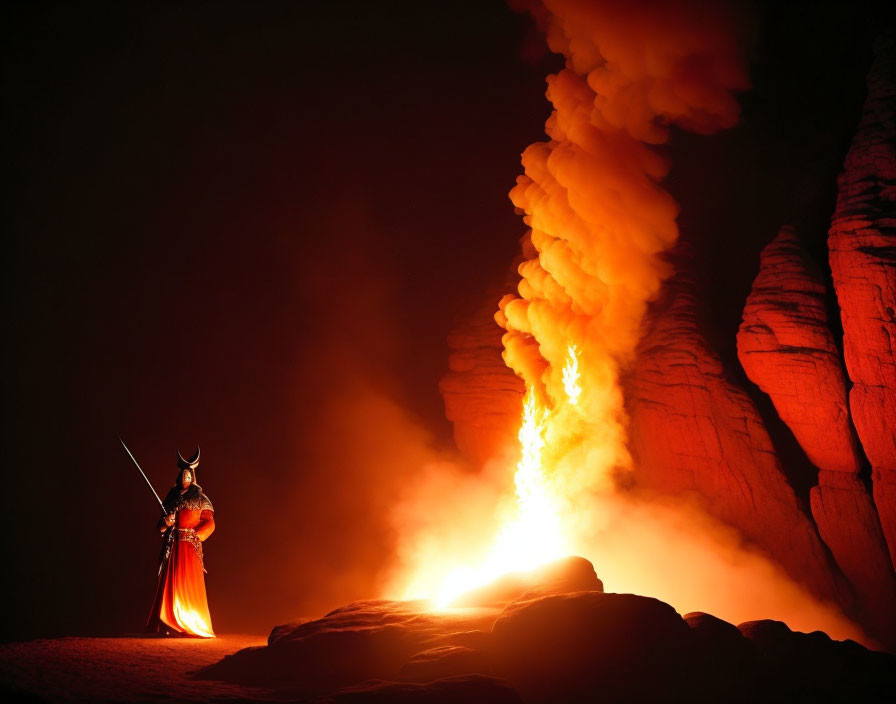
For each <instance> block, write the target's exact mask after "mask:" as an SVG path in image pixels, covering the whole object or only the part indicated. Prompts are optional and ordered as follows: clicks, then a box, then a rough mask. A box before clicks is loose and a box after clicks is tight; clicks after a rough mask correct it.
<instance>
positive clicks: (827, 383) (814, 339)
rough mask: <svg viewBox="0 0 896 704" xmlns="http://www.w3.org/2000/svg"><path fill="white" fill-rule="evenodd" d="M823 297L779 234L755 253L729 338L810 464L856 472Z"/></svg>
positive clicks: (816, 275) (817, 276) (815, 278)
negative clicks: (733, 336) (753, 273)
mask: <svg viewBox="0 0 896 704" xmlns="http://www.w3.org/2000/svg"><path fill="white" fill-rule="evenodd" d="M825 294H826V291H825V284H824V281H823V279H822V277H821V272H820V271H819V270H818V267H817V266H816V265H815V264H814V262H812V261H811V260H810V258H809V256H808V255H807V254H806V252H805V251H804V249H803V247H802V245H801V244H800V241H799V238H798V237H797V235H796V233H795V232H793V230H792V229H790V228H788V227H785V228H782V230H781V232H780V233H779V234H778V236H777V237H776V238H775V240H774V241H773V242H772V243H771V244H769V245H768V246H767V247H766V248H765V249H764V250H763V251H762V256H761V258H760V265H759V275H758V276H757V277H756V280H755V281H754V282H753V290H752V291H751V292H750V296H749V297H748V298H747V304H746V307H745V308H744V317H743V322H742V323H741V326H740V330H739V331H738V333H737V355H738V357H739V359H740V362H741V364H742V365H743V368H744V371H746V373H747V376H749V377H750V380H751V381H753V383H755V384H756V385H757V386H758V387H759V388H760V389H762V390H763V391H764V392H765V393H767V394H768V395H769V396H770V397H771V399H772V402H773V403H774V404H775V410H776V411H777V412H778V415H779V416H780V418H781V420H783V421H784V422H785V423H787V425H788V427H789V428H790V429H791V430H792V431H793V434H794V436H795V437H796V439H797V441H798V442H799V444H800V445H801V446H802V448H803V450H805V452H806V455H807V456H808V457H809V459H810V460H811V461H812V464H814V465H815V466H816V467H818V468H819V469H828V470H833V471H839V472H847V473H849V474H856V473H857V472H858V471H859V456H858V453H857V448H856V445H855V441H854V439H853V432H852V427H851V425H850V420H849V408H848V406H847V401H846V383H845V382H844V379H843V370H842V364H841V362H840V353H839V352H838V350H837V346H836V344H834V337H833V335H832V334H831V331H830V329H829V328H828V321H827V310H826V306H825Z"/></svg>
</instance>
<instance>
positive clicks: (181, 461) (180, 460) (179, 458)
mask: <svg viewBox="0 0 896 704" xmlns="http://www.w3.org/2000/svg"><path fill="white" fill-rule="evenodd" d="M177 464H178V465H180V466H183V465H185V464H187V461H186V460H185V459H184V457H183V455H182V454H180V449H178V450H177Z"/></svg>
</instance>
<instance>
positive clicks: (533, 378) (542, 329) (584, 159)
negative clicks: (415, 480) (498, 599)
mask: <svg viewBox="0 0 896 704" xmlns="http://www.w3.org/2000/svg"><path fill="white" fill-rule="evenodd" d="M528 9H529V11H530V12H531V13H532V14H533V16H534V17H535V18H536V21H537V22H538V24H539V26H540V27H541V28H542V30H543V31H544V33H545V35H546V37H547V41H548V44H549V46H550V48H551V49H552V50H553V51H554V52H557V53H560V54H562V55H563V56H564V57H565V59H566V67H565V68H564V69H563V70H562V71H560V72H559V73H558V74H557V75H553V76H550V77H549V78H548V89H547V97H548V99H549V100H550V102H551V103H552V105H553V112H552V114H551V116H550V117H549V119H548V120H547V123H546V126H545V128H546V133H547V136H548V141H545V142H538V143H535V144H532V145H531V146H529V147H528V148H527V149H526V150H525V151H524V153H523V155H522V163H523V167H524V171H525V172H524V174H523V175H521V176H519V177H518V179H517V184H516V186H515V187H514V188H513V189H512V190H511V192H510V198H511V200H512V201H513V203H514V205H515V206H516V207H517V208H518V210H519V212H520V213H521V214H523V216H524V218H523V219H524V222H525V223H526V225H527V226H528V228H529V230H528V232H527V233H526V235H525V236H524V238H523V254H524V258H525V260H524V262H523V263H522V264H521V265H520V266H519V274H520V277H521V279H520V282H519V286H518V293H517V294H516V295H514V294H508V295H507V296H505V297H504V298H503V299H502V300H501V301H500V305H499V308H500V310H499V312H498V313H497V315H496V320H497V321H498V323H499V324H500V325H501V326H502V327H503V328H504V329H505V330H506V333H505V335H504V338H503V342H504V359H505V361H506V363H507V365H508V366H509V367H511V368H512V369H513V370H514V371H515V372H516V373H517V374H518V375H519V376H520V377H521V378H522V379H523V380H524V381H525V383H526V387H527V389H528V395H527V419H528V420H527V421H524V423H523V431H522V432H521V436H520V440H521V443H522V448H521V449H522V459H520V460H519V462H518V464H517V469H516V482H515V484H516V486H515V487H513V486H511V480H510V476H511V475H512V474H513V471H514V470H513V468H512V466H510V465H512V461H511V462H508V461H507V460H506V459H505V460H503V461H502V460H495V462H493V463H492V464H491V465H489V466H487V467H486V469H485V470H484V471H483V474H482V475H481V476H480V477H478V478H475V479H474V478H471V477H469V476H459V475H452V474H450V473H444V472H443V471H440V470H438V469H435V468H431V469H430V471H429V472H428V473H427V474H426V476H425V477H423V478H422V480H421V482H420V483H419V484H418V485H417V486H415V487H414V488H412V489H410V490H409V494H408V496H407V497H405V500H404V501H403V502H402V503H401V505H400V506H399V508H398V509H397V511H396V515H395V518H396V521H397V523H398V526H399V529H400V531H399V532H400V534H401V535H403V536H406V537H404V538H403V540H402V543H401V545H400V555H399V558H400V561H401V563H402V565H403V568H401V569H400V570H399V577H398V578H397V581H395V582H394V584H395V585H398V584H403V585H404V586H405V587H408V584H409V583H410V587H408V589H407V590H406V591H405V592H404V595H406V596H420V595H423V594H426V593H427V592H428V593H430V594H432V591H433V589H434V588H436V587H435V584H436V583H437V580H438V579H439V576H440V574H441V576H444V569H445V566H446V564H451V563H452V562H454V563H455V564H457V563H462V562H463V561H464V560H465V561H467V563H476V564H484V563H491V564H494V562H495V560H496V559H497V560H499V561H500V560H501V559H502V554H501V553H500V550H498V549H497V548H496V547H494V546H500V545H502V544H503V542H504V539H505V538H506V537H507V534H508V533H513V532H514V529H511V530H508V526H509V525H522V526H523V527H522V529H521V530H519V531H517V537H518V538H519V540H520V542H521V544H522V550H521V551H520V552H521V553H522V554H523V555H524V556H525V557H531V556H532V555H533V554H534V555H536V556H537V555H538V554H540V553H539V551H540V550H543V552H544V554H545V555H547V554H549V553H551V552H552V551H553V552H557V551H563V552H565V554H579V555H582V556H584V557H587V558H589V559H591V560H592V561H593V562H594V564H595V565H596V567H597V570H598V574H599V575H600V577H601V578H602V579H603V580H604V582H605V585H606V586H607V588H608V589H609V590H612V591H633V592H637V593H642V594H649V595H651V596H656V597H659V598H661V599H666V600H668V601H669V602H670V603H672V604H673V605H675V606H676V607H677V608H678V609H679V610H680V611H681V612H682V613H684V612H686V611H690V610H697V609H699V610H705V611H711V612H715V613H716V614H717V615H719V616H721V617H723V618H728V619H730V620H733V621H735V622H739V621H743V620H747V619H749V618H769V617H771V618H781V619H783V620H787V621H788V622H790V623H791V625H793V626H794V627H797V628H809V629H811V628H819V627H822V628H826V629H828V630H829V632H830V633H831V634H832V635H837V636H841V637H845V636H850V637H859V636H860V633H859V632H858V631H857V629H854V628H853V627H852V626H851V624H849V622H848V621H846V620H845V619H843V618H842V617H841V616H839V615H838V614H837V613H836V611H835V610H832V609H829V608H828V607H826V606H824V605H821V604H818V603H816V602H815V601H813V600H812V599H811V597H810V596H809V595H808V594H806V593H805V592H804V591H803V590H802V589H800V588H799V587H798V586H797V585H795V584H793V583H792V582H790V581H789V580H788V579H787V578H786V577H785V576H784V575H783V573H782V572H781V571H780V570H779V569H777V568H776V567H775V566H773V565H772V564H771V563H770V562H769V561H768V560H767V559H765V558H764V557H762V556H760V555H758V554H753V553H750V552H747V551H745V550H744V549H742V548H741V547H740V544H739V541H738V539H737V537H736V536H735V535H733V534H732V533H730V532H728V531H727V530H726V529H724V528H722V527H721V526H719V525H718V524H717V523H714V522H712V521H710V520H709V519H708V518H706V517H704V516H703V515H702V514H701V513H700V512H699V510H698V509H696V508H695V507H683V506H682V505H678V506H673V505H663V506H660V505H657V504H650V505H646V504H641V503H638V502H637V501H636V500H634V499H633V498H631V497H630V496H627V495H626V494H625V493H623V492H621V491H619V490H618V489H617V487H618V486H619V481H618V480H619V479H620V477H622V476H624V475H625V473H626V472H627V471H628V470H630V469H631V464H632V460H631V457H630V455H629V453H628V450H627V446H626V417H625V411H624V406H623V394H622V389H621V387H620V383H619V378H620V374H621V373H622V372H623V371H624V370H625V367H626V366H627V365H628V364H630V363H631V361H632V360H633V357H634V355H635V350H636V347H637V344H638V341H639V338H640V335H641V327H642V321H643V318H644V315H645V312H646V309H647V305H648V303H649V302H650V301H651V300H652V299H654V298H655V297H656V296H657V294H658V292H659V290H660V287H661V285H662V283H663V281H664V280H665V279H666V278H667V277H668V276H669V275H670V274H671V273H672V272H671V267H670V265H669V264H668V263H667V262H666V261H665V260H664V258H663V254H664V252H666V251H667V250H669V248H670V247H672V245H673V244H674V243H675V242H676V240H677V238H678V227H677V225H676V217H677V214H678V206H677V203H676V202H675V200H674V199H673V198H672V196H671V195H670V194H669V193H668V192H667V191H666V190H664V189H663V187H662V186H661V182H662V180H663V179H664V177H665V176H666V175H667V173H668V171H669V168H670V164H669V163H668V161H667V159H666V158H665V156H664V155H663V154H662V152H661V151H659V147H658V146H657V145H661V144H662V143H664V142H665V141H666V140H667V139H668V137H669V130H670V128H671V127H672V126H675V127H678V128H681V129H685V130H689V131H693V132H697V133H700V134H710V133H713V132H715V131H718V130H720V129H724V128H728V127H732V126H733V125H735V124H736V123H737V121H738V117H739V108H738V104H737V102H736V100H735V98H734V96H733V94H734V93H735V92H736V91H740V90H744V89H746V88H747V87H748V77H747V72H746V67H745V62H744V60H743V58H742V52H741V48H740V42H739V40H738V32H737V27H738V26H739V25H738V19H739V18H738V17H737V16H736V10H737V8H736V7H735V6H733V5H730V4H728V3H725V2H718V1H717V0H708V1H692V2H690V1H687V2H681V1H679V2H674V1H669V0H653V1H645V2H631V1H628V0H601V1H599V2H593V1H592V2H588V1H585V0H544V2H543V4H534V5H532V6H529V7H528ZM530 411H531V413H529V412H530ZM527 423H528V424H529V425H530V426H531V427H529V428H528V431H527V428H526V426H527ZM527 432H528V435H527V434H526V433H527ZM532 438H535V441H534V443H533V440H532ZM535 465H537V466H538V469H537V471H535V472H533V471H532V467H533V466H535ZM533 493H534V494H537V495H538V499H537V501H536V502H535V504H536V506H535V508H534V509H533V510H531V511H530V515H529V516H528V517H526V516H521V514H523V513H525V512H526V511H527V510H529V509H528V507H527V503H531V496H532V494H533ZM545 506H549V509H547V510H546V509H545ZM496 507H497V508H496ZM515 512H516V513H515ZM526 520H528V521H529V522H530V525H529V526H528V527H527V526H526V525H524V523H525V521H526ZM552 534H556V535H555V536H554V535H552ZM491 536H496V537H495V538H494V539H493V538H492V537H491ZM545 536H547V538H545ZM490 542H492V543H493V546H490V545H489V543H490ZM558 556H559V555H558ZM502 564H503V563H502ZM520 566H521V567H524V566H525V565H520ZM440 571H441V572H440ZM409 574H410V575H411V576H410V577H409V576H408V575H409ZM476 574H478V575H480V576H486V575H488V574H489V570H488V569H485V570H482V569H480V570H479V571H478V572H477V573H476ZM759 595H761V596H759Z"/></svg>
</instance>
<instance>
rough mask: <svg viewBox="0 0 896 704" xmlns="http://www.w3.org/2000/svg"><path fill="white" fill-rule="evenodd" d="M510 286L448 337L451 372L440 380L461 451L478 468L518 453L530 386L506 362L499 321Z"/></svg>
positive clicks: (497, 291) (497, 292) (490, 297)
mask: <svg viewBox="0 0 896 704" xmlns="http://www.w3.org/2000/svg"><path fill="white" fill-rule="evenodd" d="M506 291H507V288H502V289H495V291H493V292H491V295H487V296H485V297H484V303H483V304H482V305H481V306H480V307H479V308H477V309H476V310H475V311H474V313H473V314H472V315H471V316H469V317H468V318H464V319H461V320H460V321H459V322H458V324H457V325H456V326H455V327H454V329H453V330H452V331H451V333H450V334H449V336H448V348H449V355H448V369H449V371H448V373H447V374H445V376H443V377H442V379H441V380H440V382H439V390H440V391H441V392H442V397H443V398H444V399H445V415H446V416H447V417H448V420H450V421H452V423H453V424H454V440H455V442H456V444H457V447H458V449H459V450H460V451H461V452H462V453H463V454H464V456H466V457H467V459H469V460H470V461H471V462H472V463H473V464H474V465H476V466H481V465H483V464H484V463H485V462H486V461H487V460H489V459H491V458H493V457H497V456H499V455H500V454H502V453H503V452H506V451H507V450H508V446H510V449H513V443H514V442H515V440H516V433H517V430H518V428H519V422H520V414H521V413H522V399H523V393H524V392H525V388H524V385H523V382H522V380H521V379H520V378H519V377H518V376H517V375H516V374H514V373H513V371H512V370H511V369H509V368H508V367H507V365H506V364H504V360H503V359H502V358H501V352H502V350H503V349H504V348H503V345H502V344H501V336H502V334H503V332H504V331H503V330H502V329H501V328H500V327H498V324H497V323H496V322H495V311H497V309H498V299H500V298H501V296H502V295H503V294H504V293H506Z"/></svg>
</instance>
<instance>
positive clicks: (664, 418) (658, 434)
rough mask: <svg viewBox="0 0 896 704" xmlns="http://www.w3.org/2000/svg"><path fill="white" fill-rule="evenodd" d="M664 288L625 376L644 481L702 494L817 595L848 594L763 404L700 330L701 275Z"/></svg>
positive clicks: (673, 491) (664, 489) (843, 597)
mask: <svg viewBox="0 0 896 704" xmlns="http://www.w3.org/2000/svg"><path fill="white" fill-rule="evenodd" d="M666 289H667V290H666V299H665V303H664V305H662V306H660V307H659V308H658V309H657V310H655V311H654V313H653V316H652V323H651V325H650V328H649V330H648V332H647V334H646V335H645V337H644V339H643V340H642V342H641V345H640V346H639V349H638V359H637V362H636V364H635V366H634V369H633V371H632V374H631V376H630V379H629V380H628V382H627V385H626V386H627V389H626V401H627V408H628V410H629V414H630V419H631V423H630V429H629V440H630V445H631V449H632V453H633V455H634V459H635V466H636V471H635V476H636V480H637V482H638V484H639V485H640V486H641V487H643V488H646V489H649V490H652V491H655V492H658V493H661V494H666V495H673V496H684V497H689V498H693V499H696V500H697V501H698V502H699V503H700V504H702V505H703V506H704V508H705V509H706V510H707V512H709V513H710V514H711V515H713V516H715V517H716V518H718V519H719V520H721V521H723V522H724V523H727V524H728V525H731V526H733V527H735V528H737V529H738V530H739V531H740V533H741V534H742V535H743V536H744V537H746V538H747V539H748V540H749V541H750V542H752V543H753V544H755V545H757V546H759V547H760V548H761V549H763V550H764V551H765V552H766V553H768V554H769V555H771V556H772V557H773V558H774V559H775V560H776V561H777V562H778V563H779V564H780V565H781V566H782V567H783V568H784V569H785V571H786V572H787V573H788V574H789V575H790V576H791V577H792V578H793V579H795V580H796V581H798V582H801V583H802V584H804V585H806V586H808V587H809V589H810V590H811V591H812V592H813V593H814V594H816V595H817V596H820V597H821V598H823V599H827V600H829V601H834V602H837V603H841V604H843V603H848V602H849V601H850V599H849V594H848V590H846V589H845V588H844V585H843V584H842V581H841V580H838V578H837V575H836V573H835V570H832V569H831V565H830V561H829V560H828V558H827V554H826V552H825V548H824V546H823V545H822V543H821V540H820V539H819V537H818V533H817V532H816V530H815V526H814V525H813V523H812V521H811V520H810V519H809V517H808V516H807V515H806V514H805V513H804V511H803V510H802V508H801V506H800V504H799V502H798V500H797V498H796V496H795V495H794V493H793V489H792V488H791V487H790V485H789V484H788V483H787V479H786V477H785V475H784V472H783V470H782V468H781V465H780V462H779V460H778V458H777V456H776V454H775V450H774V447H773V446H772V442H771V439H770V438H769V435H768V432H767V431H766V429H765V426H764V425H763V423H762V419H761V418H760V416H759V412H758V411H757V409H756V406H755V404H754V403H753V401H752V400H751V399H750V398H749V396H747V394H746V392H745V391H743V389H741V388H739V387H737V386H735V385H734V384H733V383H731V382H730V381H729V380H728V379H727V378H726V376H725V373H724V370H723V368H722V363H721V360H720V359H719V357H718V355H717V354H716V353H715V352H714V351H713V350H712V349H711V348H710V347H709V345H708V344H707V342H706V340H705V338H704V337H703V335H702V334H701V332H700V329H699V325H698V320H697V308H696V300H695V296H694V284H693V282H692V281H691V280H690V278H689V277H688V276H687V275H686V274H684V273H680V274H678V275H676V277H675V278H674V279H673V280H670V281H669V282H667V286H666Z"/></svg>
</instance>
